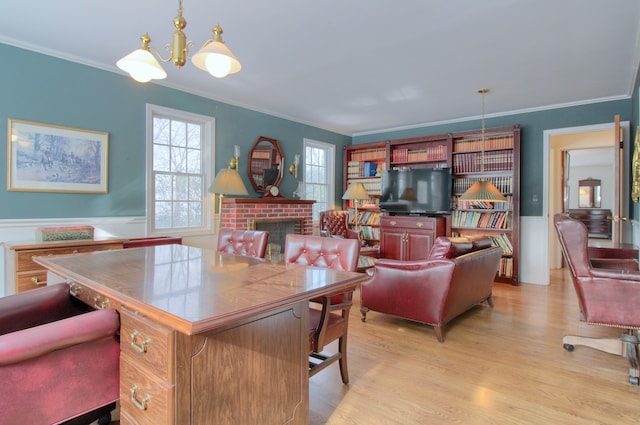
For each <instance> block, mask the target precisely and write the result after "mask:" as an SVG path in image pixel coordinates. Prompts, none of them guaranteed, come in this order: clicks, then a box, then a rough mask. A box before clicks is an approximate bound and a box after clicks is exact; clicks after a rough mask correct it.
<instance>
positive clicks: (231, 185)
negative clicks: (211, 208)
mask: <svg viewBox="0 0 640 425" xmlns="http://www.w3.org/2000/svg"><path fill="white" fill-rule="evenodd" d="M209 193H217V194H218V196H219V200H218V230H220V226H221V224H222V198H223V197H224V195H248V194H249V192H247V188H246V187H245V185H244V183H243V182H242V177H240V173H238V170H237V169H235V170H232V169H230V168H223V169H222V170H220V171H218V174H217V175H216V178H215V179H213V183H211V186H209Z"/></svg>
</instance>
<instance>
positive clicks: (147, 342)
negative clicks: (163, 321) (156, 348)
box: [131, 329, 151, 353]
mask: <svg viewBox="0 0 640 425" xmlns="http://www.w3.org/2000/svg"><path fill="white" fill-rule="evenodd" d="M138 336H141V337H142V335H141V334H140V332H138V330H137V329H134V330H133V331H131V346H132V347H133V348H135V349H136V351H137V352H139V353H146V352H147V350H148V349H149V345H151V340H150V339H149V337H147V338H145V339H144V340H143V341H142V344H141V345H140V344H138V342H137V340H138Z"/></svg>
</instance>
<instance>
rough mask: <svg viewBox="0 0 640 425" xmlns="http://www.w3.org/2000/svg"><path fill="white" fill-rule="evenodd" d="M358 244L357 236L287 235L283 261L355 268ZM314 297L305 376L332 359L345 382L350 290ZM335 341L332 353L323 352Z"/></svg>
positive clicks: (346, 268)
mask: <svg viewBox="0 0 640 425" xmlns="http://www.w3.org/2000/svg"><path fill="white" fill-rule="evenodd" d="M359 252H360V243H359V241H358V240H357V239H333V238H323V237H318V236H304V235H294V234H289V235H287V237H286V240H285V244H284V261H285V264H291V263H295V264H302V265H306V266H314V267H324V268H329V269H334V270H344V271H356V268H357V266H358V255H359ZM354 290H355V287H353V288H350V289H349V290H347V291H342V292H339V293H335V294H329V295H327V296H324V297H318V298H314V299H312V300H310V301H311V304H312V305H315V306H320V308H316V307H315V306H310V307H309V358H310V359H309V376H313V375H315V374H316V373H318V372H320V371H321V370H322V369H324V368H326V367H327V366H329V365H330V364H332V363H334V362H335V361H338V362H339V365H340V375H341V377H342V382H343V383H345V384H347V383H349V371H348V368H347V331H348V328H349V311H350V310H351V306H352V305H353V301H352V298H353V291H354ZM336 339H337V340H338V351H337V352H336V353H323V350H324V349H325V346H326V345H327V344H329V343H330V342H332V341H335V340H336Z"/></svg>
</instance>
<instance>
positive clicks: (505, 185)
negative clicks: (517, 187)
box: [453, 176, 513, 194]
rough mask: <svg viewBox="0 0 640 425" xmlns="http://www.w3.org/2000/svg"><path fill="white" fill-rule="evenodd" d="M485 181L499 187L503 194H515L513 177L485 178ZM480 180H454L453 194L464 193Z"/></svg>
mask: <svg viewBox="0 0 640 425" xmlns="http://www.w3.org/2000/svg"><path fill="white" fill-rule="evenodd" d="M484 179H485V180H488V181H490V182H491V183H493V185H494V186H495V187H497V188H498V190H499V191H500V192H502V193H503V194H504V193H513V177H512V176H493V177H484ZM478 180H480V177H466V178H459V179H454V180H453V192H454V193H464V192H466V191H467V189H469V188H470V187H471V186H472V185H473V184H474V183H475V182H477V181H478Z"/></svg>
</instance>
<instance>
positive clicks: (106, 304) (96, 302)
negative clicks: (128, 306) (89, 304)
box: [93, 295, 109, 310]
mask: <svg viewBox="0 0 640 425" xmlns="http://www.w3.org/2000/svg"><path fill="white" fill-rule="evenodd" d="M93 306H94V307H95V308H97V309H98V310H102V309H103V308H107V307H109V298H105V299H104V300H103V301H102V302H100V295H96V296H95V297H93Z"/></svg>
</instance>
